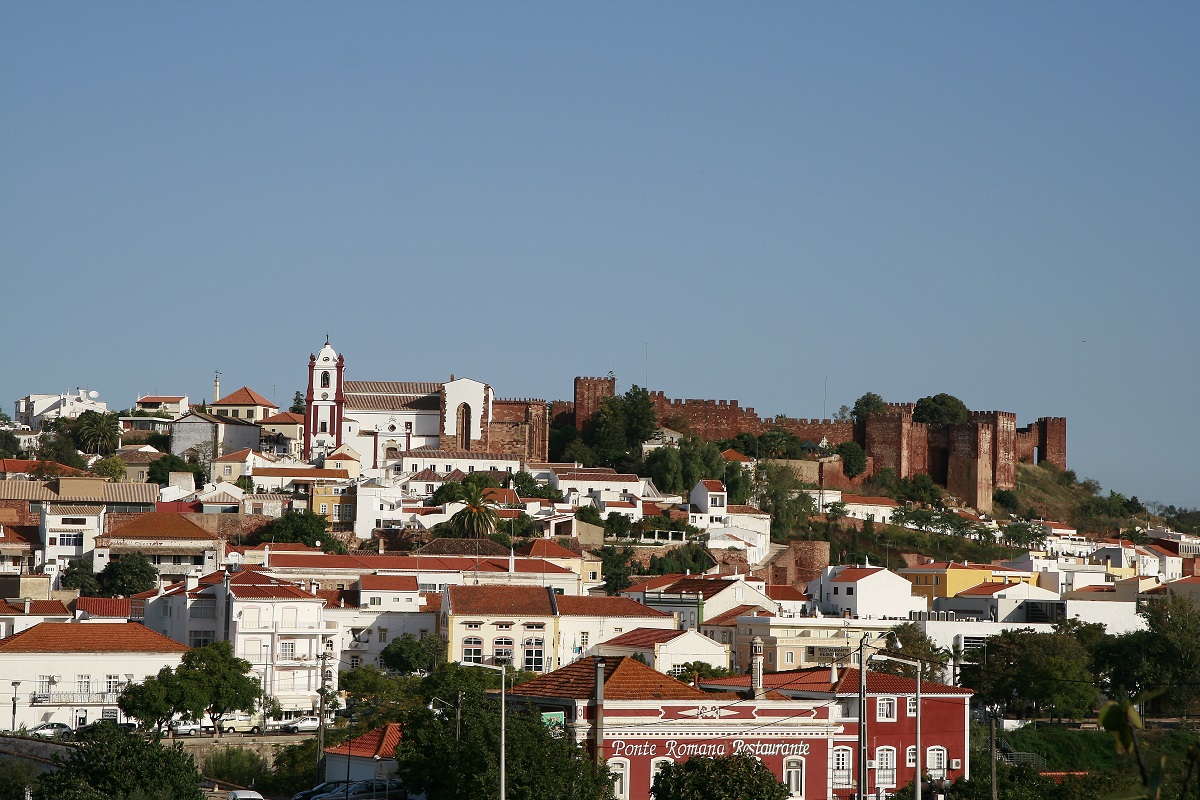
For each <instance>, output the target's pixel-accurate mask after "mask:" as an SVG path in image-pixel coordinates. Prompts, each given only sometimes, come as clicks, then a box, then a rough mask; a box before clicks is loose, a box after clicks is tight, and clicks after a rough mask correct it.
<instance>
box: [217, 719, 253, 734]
mask: <svg viewBox="0 0 1200 800" xmlns="http://www.w3.org/2000/svg"><path fill="white" fill-rule="evenodd" d="M221 733H262V726H261V725H259V724H258V723H257V722H255V721H254V720H252V719H250V718H249V717H233V718H230V719H224V720H221Z"/></svg>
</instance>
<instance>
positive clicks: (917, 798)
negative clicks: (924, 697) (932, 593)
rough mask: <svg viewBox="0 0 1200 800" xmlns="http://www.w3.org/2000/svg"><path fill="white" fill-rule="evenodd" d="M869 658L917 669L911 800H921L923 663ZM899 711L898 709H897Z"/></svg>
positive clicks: (880, 654) (885, 657) (904, 659)
mask: <svg viewBox="0 0 1200 800" xmlns="http://www.w3.org/2000/svg"><path fill="white" fill-rule="evenodd" d="M894 641H895V643H896V649H897V650H899V649H900V640H899V639H895V640H894ZM871 658H877V659H879V660H881V661H895V662H896V663H897V664H907V665H908V666H910V667H916V668H917V741H916V745H917V775H916V779H915V780H914V781H913V800H921V783H922V774H921V772H922V770H921V676H922V674H923V673H924V671H925V662H923V661H920V660H917V659H908V658H897V657H896V656H889V655H884V654H883V653H876V654H875V655H873V656H871ZM897 711H899V709H897Z"/></svg>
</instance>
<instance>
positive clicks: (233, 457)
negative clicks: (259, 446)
mask: <svg viewBox="0 0 1200 800" xmlns="http://www.w3.org/2000/svg"><path fill="white" fill-rule="evenodd" d="M253 452H254V451H253V450H251V449H250V448H249V447H246V448H243V449H241V450H235V451H234V452H232V453H228V454H226V455H223V456H221V457H220V458H214V459H213V461H245V460H246V459H247V458H249V457H250V454H251V453H253Z"/></svg>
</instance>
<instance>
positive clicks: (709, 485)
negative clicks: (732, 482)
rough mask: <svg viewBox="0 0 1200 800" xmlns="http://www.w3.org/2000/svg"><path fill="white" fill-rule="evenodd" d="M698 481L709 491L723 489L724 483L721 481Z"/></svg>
mask: <svg viewBox="0 0 1200 800" xmlns="http://www.w3.org/2000/svg"><path fill="white" fill-rule="evenodd" d="M700 483H702V484H703V485H704V488H705V489H708V490H709V491H710V492H723V491H725V484H724V483H721V481H700Z"/></svg>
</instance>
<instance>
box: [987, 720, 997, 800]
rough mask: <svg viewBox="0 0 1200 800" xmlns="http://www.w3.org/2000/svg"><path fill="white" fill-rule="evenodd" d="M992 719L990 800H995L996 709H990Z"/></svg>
mask: <svg viewBox="0 0 1200 800" xmlns="http://www.w3.org/2000/svg"><path fill="white" fill-rule="evenodd" d="M991 712H992V713H991V714H989V715H988V716H990V717H991V718H992V800H996V791H997V790H996V709H994V708H993V709H991Z"/></svg>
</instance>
